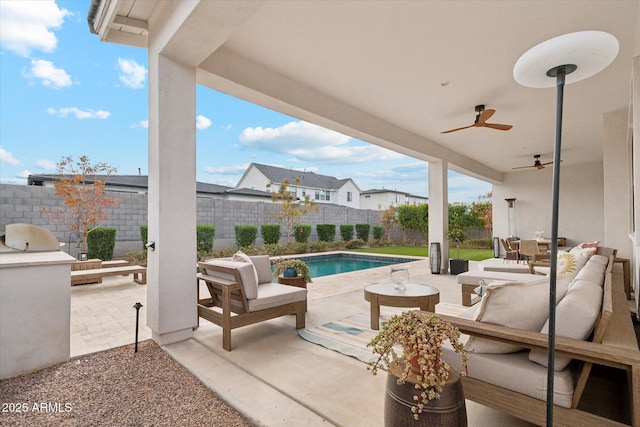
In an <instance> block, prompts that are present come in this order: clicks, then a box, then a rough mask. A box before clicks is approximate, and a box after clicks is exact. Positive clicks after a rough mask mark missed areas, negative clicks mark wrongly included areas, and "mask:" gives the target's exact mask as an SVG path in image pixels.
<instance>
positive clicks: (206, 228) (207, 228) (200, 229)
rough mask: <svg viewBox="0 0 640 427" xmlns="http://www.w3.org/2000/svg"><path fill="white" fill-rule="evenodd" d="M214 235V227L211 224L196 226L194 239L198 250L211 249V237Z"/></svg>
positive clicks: (207, 250) (210, 250)
mask: <svg viewBox="0 0 640 427" xmlns="http://www.w3.org/2000/svg"><path fill="white" fill-rule="evenodd" d="M215 237H216V228H215V227H214V226H213V225H198V226H196V241H197V247H198V252H209V253H211V252H212V251H213V239H214V238H215Z"/></svg>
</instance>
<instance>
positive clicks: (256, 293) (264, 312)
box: [196, 254, 307, 351]
mask: <svg viewBox="0 0 640 427" xmlns="http://www.w3.org/2000/svg"><path fill="white" fill-rule="evenodd" d="M236 255H237V254H236ZM242 255H244V254H242ZM244 256H245V257H246V255H244ZM234 258H236V256H234ZM246 259H247V260H249V259H250V261H233V260H231V261H230V260H219V259H211V260H207V261H205V262H199V263H198V267H200V273H198V274H197V279H196V284H197V286H198V317H202V318H203V319H206V320H208V321H210V322H212V323H214V324H216V325H218V326H220V327H221V328H222V347H223V348H224V349H225V350H227V351H231V330H232V329H235V328H239V327H241V326H247V325H251V324H255V323H258V322H263V321H265V320H269V319H274V318H276V317H280V316H286V315H290V314H295V316H296V329H302V328H304V327H305V312H306V310H307V290H306V289H305V288H299V287H297V286H290V285H283V284H280V283H272V282H271V279H272V276H271V263H270V261H269V257H268V256H266V255H261V256H252V257H247V258H246ZM201 281H203V282H204V283H205V284H206V286H207V289H208V291H209V297H204V298H201V297H200V282H201Z"/></svg>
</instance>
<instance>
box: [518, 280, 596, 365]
mask: <svg viewBox="0 0 640 427" xmlns="http://www.w3.org/2000/svg"><path fill="white" fill-rule="evenodd" d="M602 293H603V290H602V287H601V286H599V285H597V284H593V283H591V282H588V281H586V280H578V279H576V280H574V282H573V283H572V284H571V286H570V287H569V290H568V291H567V294H566V295H565V296H564V298H562V300H561V301H560V302H559V303H558V305H557V306H556V336H559V337H566V338H573V339H578V340H584V339H586V338H587V337H589V335H590V334H591V331H592V330H593V327H594V325H595V323H596V320H597V319H598V315H599V314H600V309H601V305H602ZM540 332H541V333H543V334H548V333H549V321H548V320H547V321H546V322H545V324H544V326H543V327H542V329H541V330H540ZM529 360H531V361H533V362H536V363H538V364H540V365H542V366H544V367H547V366H548V364H547V352H546V350H531V351H530V353H529ZM569 362H571V358H569V357H563V356H556V358H555V362H554V369H555V370H556V371H561V370H563V369H564V368H566V367H567V365H568V364H569Z"/></svg>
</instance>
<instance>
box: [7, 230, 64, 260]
mask: <svg viewBox="0 0 640 427" xmlns="http://www.w3.org/2000/svg"><path fill="white" fill-rule="evenodd" d="M59 250H60V243H59V242H58V239H56V237H55V236H54V235H53V233H52V232H51V231H49V230H48V229H46V228H44V227H41V226H39V225H33V224H8V225H6V226H5V232H4V234H3V235H2V236H0V252H2V253H10V252H51V251H59Z"/></svg>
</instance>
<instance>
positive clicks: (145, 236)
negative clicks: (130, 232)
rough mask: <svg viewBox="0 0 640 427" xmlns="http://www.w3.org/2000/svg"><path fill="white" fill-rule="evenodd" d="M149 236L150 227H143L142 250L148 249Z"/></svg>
mask: <svg viewBox="0 0 640 427" xmlns="http://www.w3.org/2000/svg"><path fill="white" fill-rule="evenodd" d="M148 236H149V226H148V225H141V226H140V238H141V239H142V250H143V251H144V250H146V249H147V241H148V240H149V239H148Z"/></svg>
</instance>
